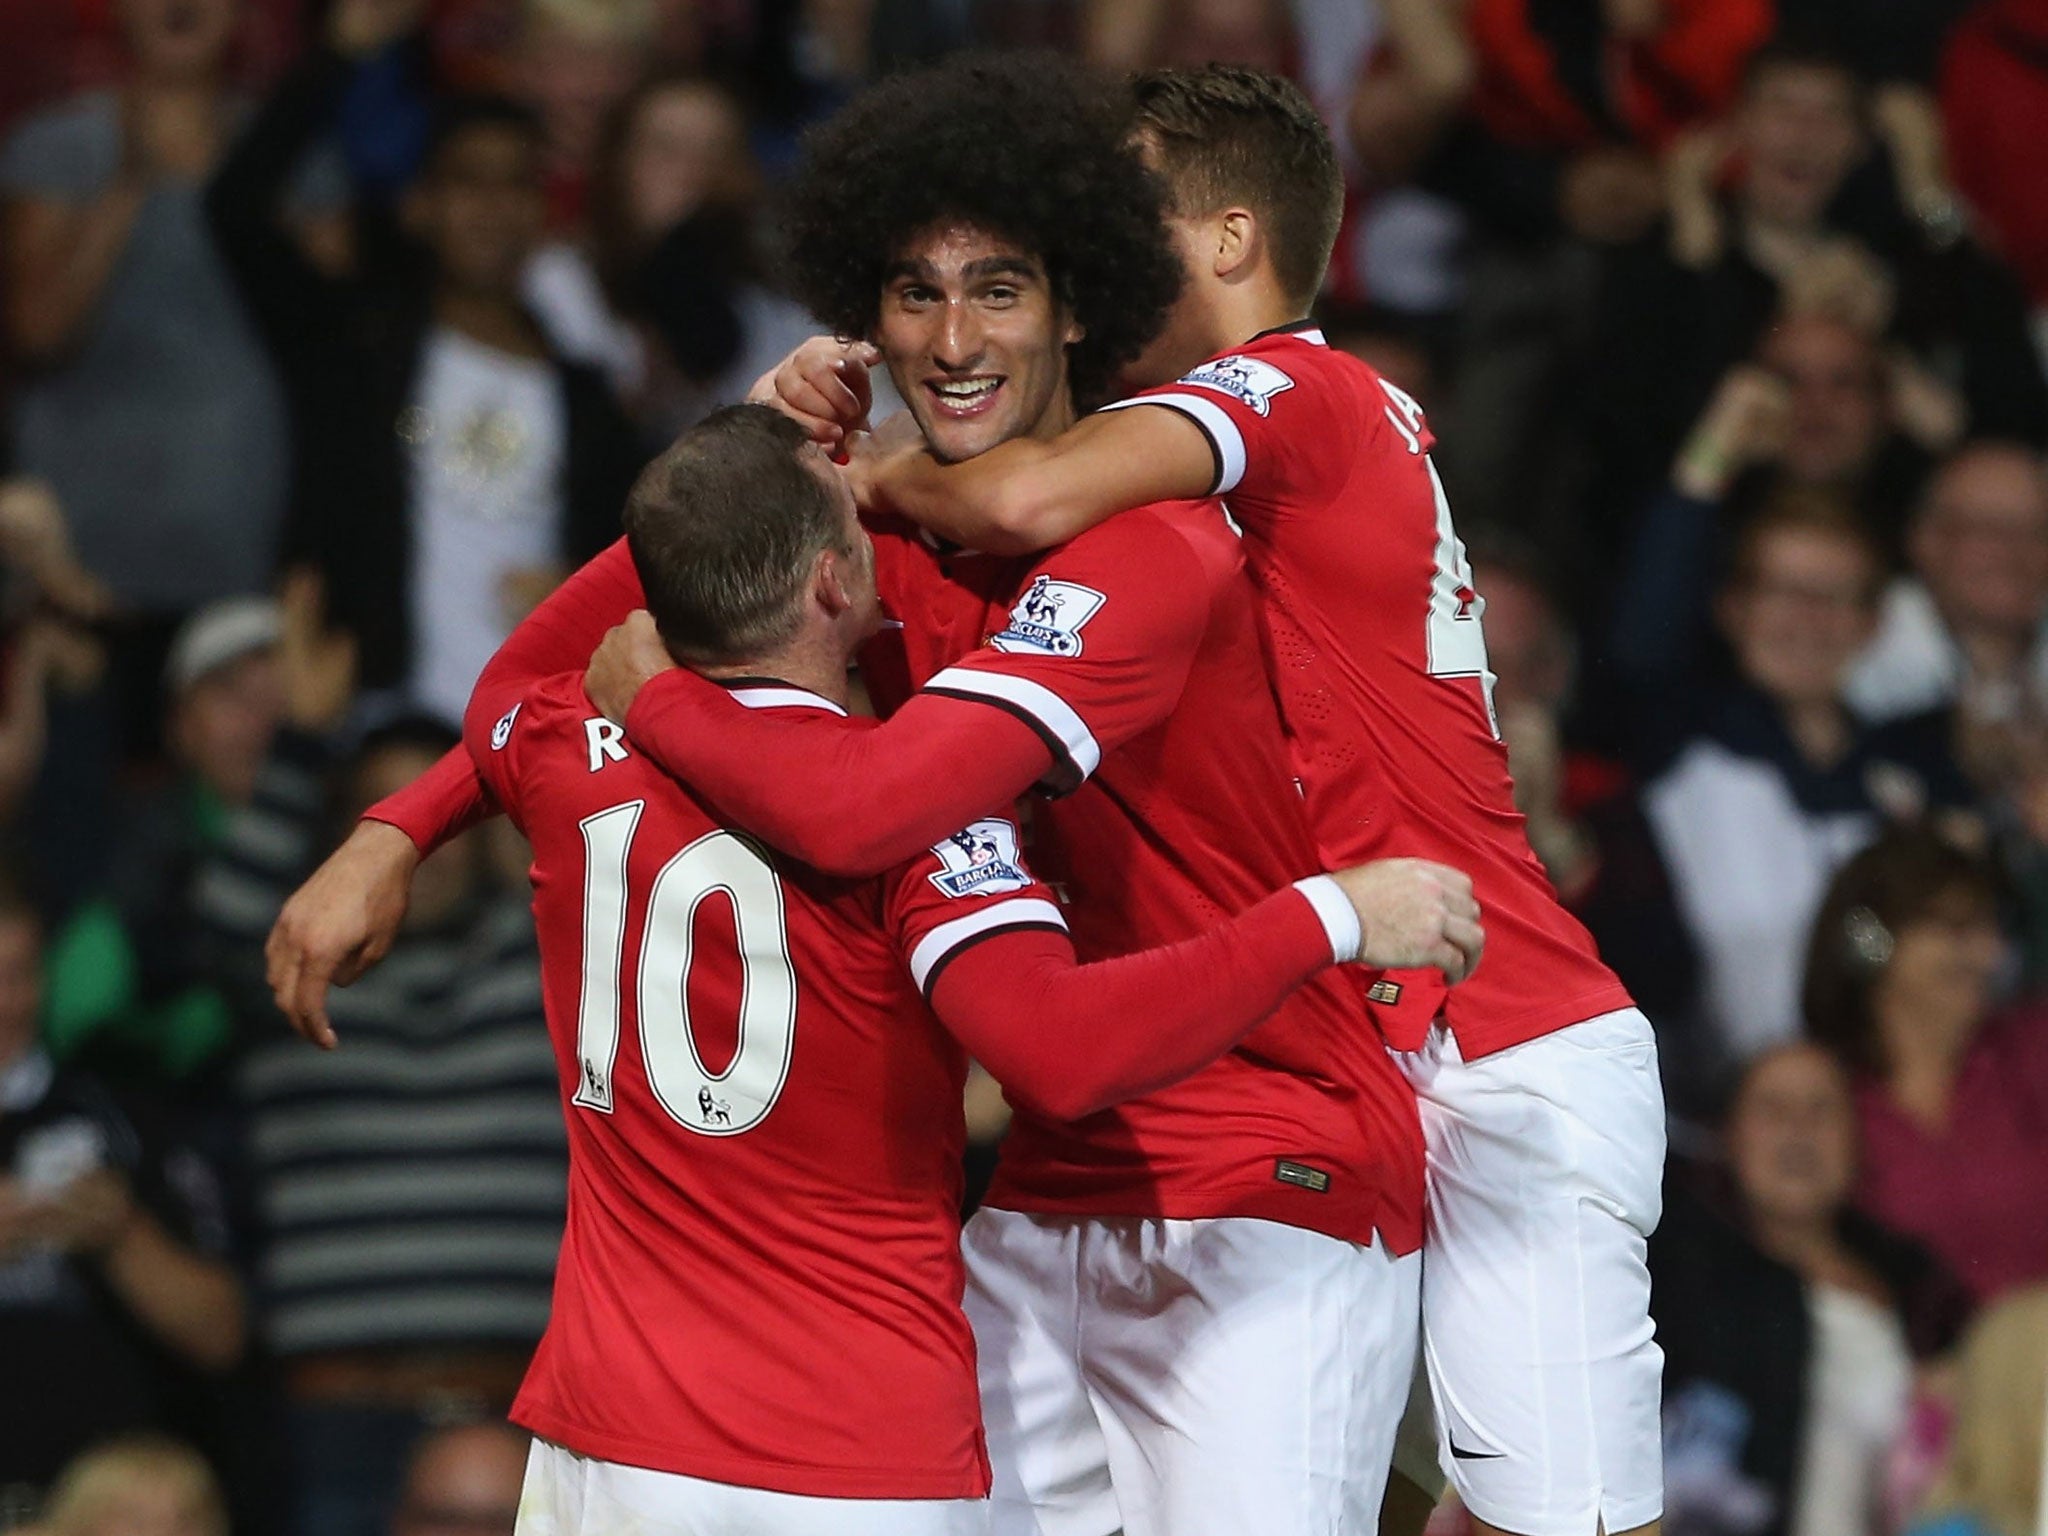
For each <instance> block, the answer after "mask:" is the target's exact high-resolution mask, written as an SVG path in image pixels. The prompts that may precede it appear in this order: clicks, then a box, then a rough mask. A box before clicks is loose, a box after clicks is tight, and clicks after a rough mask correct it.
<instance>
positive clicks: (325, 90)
mask: <svg viewBox="0 0 2048 1536" xmlns="http://www.w3.org/2000/svg"><path fill="white" fill-rule="evenodd" d="M419 10H420V7H419V5H417V4H404V3H400V4H390V3H383V0H341V3H340V4H337V5H336V6H335V7H334V8H333V10H332V11H331V13H330V14H329V17H328V25H327V32H326V36H325V38H324V39H323V42H322V45H321V46H320V47H317V48H315V49H314V50H313V52H312V53H311V54H310V55H309V56H308V58H307V60H306V62H305V63H304V64H302V65H301V66H299V68H298V69H297V70H295V71H294V72H293V73H292V75H291V76H289V77H288V78H287V79H286V81H285V82H284V83H283V84H282V85H281V86H280V87H279V88H278V90H277V91H276V93H275V94H274V95H273V96H272V97H271V98H270V100H269V101H268V102H267V103H266V104H265V105H264V107H263V109H262V110H261V111H260V112H259V113H258V114H257V116H256V117H255V119H254V120H253V122H252V123H251V124H250V125H249V128H248V130H247V131H246V132H245V133H244V134H243V136H242V137H241V138H240V139H239V140H238V141H237V143H236V144H235V146H234V148H233V149H232V150H231V151H230V152H229V154H228V157H227V160H226V162H225V163H224V164H223V165H222V167H221V169H220V171H219V172H218V174H217V175H216V176H215V178H214V181H213V185H212V188H211V190H210V192H209V193H208V197H207V208H208V212H209V215H210V217H211V219H212V221H213V227H214V231H215V235H216V238H217V239H218V240H219V242H220V246H221V249H222V251H223V253H224V254H225V255H226V257H227V261H228V264H229V267H230V268H231V270H232V271H233V273H234V275H235V278H236V281H237V283H238V284H239V286H240V288H241V291H242V295H243V298H244V299H245V301H246V302H247V304H248V305H249V308H250V310H251V311H252V312H253V313H254V314H255V315H256V317H257V319H258V322H259V324H260V325H261V327H262V329H263V331H264V334H265V336H266V338H267V339H268V341H269V343H270V346H271V348H272V350H273V351H274V352H275V353H276V354H277V356H278V359H279V362H280V365H281V367H282V370H283V372H284V375H285V378H286V382H287V385H288V387H289V391H290V395H291V399H292V406H293V414H294V422H295V442H296V448H297V454H298V470H297V489H296V505H295V508H294V513H293V519H292V531H291V533H290V536H289V538H288V540H287V556H288V557H289V558H291V559H295V560H304V561H308V562H311V563H312V564H314V565H315V566H317V567H318V568H319V569H320V570H321V571H322V572H323V573H324V574H325V575H326V577H327V591H328V594H329V598H330V601H331V603H332V605H333V615H332V616H333V618H334V620H335V621H336V622H337V623H338V624H340V625H342V626H343V627H345V628H347V629H349V630H351V631H353V632H354V633H355V634H356V635H357V637H358V639H359V642H360V644H361V647H362V680H363V682H364V684H365V685H366V686H368V687H370V688H379V689H398V690H400V691H402V692H403V693H404V694H406V695H407V696H408V697H409V698H410V700H411V701H412V702H414V703H415V704H418V705H419V706H421V707H423V708H426V709H428V710H431V711H434V712H437V713H439V714H441V715H442V716H443V717H445V718H447V719H450V720H453V719H455V718H457V717H459V716H460V714H461V712H462V707H463V705H464V703H465V702H467V700H468V697H469V689H470V685H471V684H473V683H474V682H475V681H476V675H477V672H478V671H479V669H481V667H482V666H483V664H484V662H485V661H486V660H487V659H488V658H489V656H490V654H491V651H492V650H493V649H494V648H495V647H496V645H497V643H498V642H499V641H500V640H501V639H503V638H504V636H505V634H506V632H507V631H508V630H509V629H510V628H511V627H512V624H513V623H514V622H515V621H516V620H517V619H518V618H519V617H520V616H522V615H523V614H524V613H525V612H526V610H527V609H528V608H530V607H531V606H532V605H533V603H534V601H536V600H537V599H538V597H539V596H540V595H541V594H542V593H543V592H545V591H546V590H547V588H548V586H549V585H550V584H551V582H552V579H553V576H554V574H557V573H559V571H561V570H562V569H565V568H567V567H568V566H570V565H573V564H575V563H577V562H578V561H581V560H583V559H585V558H587V557H588V556H589V555H591V554H593V553H594V552H595V551H596V550H598V549H599V548H601V547H602V546H603V544H604V543H605V541H606V540H607V539H608V538H609V537H610V536H611V534H612V533H613V532H614V531H615V530H616V528H617V526H618V510H619V505H620V502H621V501H622V500H623V499H624V497H625V493H626V488H627V486H628V485H630V484H631V482H632V477H633V475H634V473H635V472H636V471H637V469H638V468H639V463H640V454H639V452H638V450H637V448H636V446H635V444H634V441H633V435H632V431H631V429H630V427H628V425H627V424H626V421H625V418H624V416H623V414H622V413H621V412H620V410H619V408H618V406H617V405H616V403H615V402H614V401H613V399H612V397H611V394H610V392H609V387H608V386H607V385H606V384H605V382H604V381H603V380H602V379H601V378H600V377H599V376H598V375H597V374H595V373H594V372H592V371H590V370H588V369H585V368H582V367H579V366H576V365H573V364H571V363H568V362H566V361H564V360H563V359H562V358H561V357H560V356H558V355H557V354H556V352H555V351H554V350H553V349H552V348H551V346H550V344H549V342H548V341H547V339H546V337H545V336H544V335H543V333H542V332H541V330H540V329H539V327H538V326H537V325H536V323H535V322H534V320H533V319H532V317H531V316H530V315H529V314H528V312H527V310H526V307H525V302H524V298H523V292H522V287H521V284H522V281H523V276H524V273H525V270H526V264H527V260H528V258H529V257H530V256H531V255H532V253H533V250H534V248H535V246H536V245H537V244H538V243H539V241H540V238H541V233H542V223H543V211H544V210H543V192H542V160H543V146H542V142H541V140H542V133H541V127H540V124H539V121H538V120H537V119H536V118H535V117H534V115H533V114H532V112H531V111H530V110H529V109H527V108H526V107H524V106H521V105H519V104H517V103H514V102H511V101H508V100H504V99H500V98H495V97H466V98H457V99H454V100H451V101H448V102H445V103H443V104H442V107H441V110H440V112H439V114H438V116H437V118H436V120H435V123H434V126H433V129H432V132H431V133H430V135H429V139H428V143H427V148H426V153H425V158H424V161H423V163H422V164H421V166H420V167H419V170H418V173H417V174H416V176H415V177H414V178H413V181H412V183H411V185H410V186H409V187H408V188H407V190H406V192H405V194H404V196H403V199H402V201H401V204H400V206H399V208H398V210H397V213H398V216H399V222H400V223H401V224H402V229H398V230H394V229H392V228H390V227H388V225H389V223H390V221H389V220H388V219H385V220H382V221H381V222H380V221H379V219H377V218H376V217H374V216H372V215H374V214H375V212H376V210H366V212H365V216H364V217H363V218H361V219H360V220H359V221H358V222H359V225H360V226H361V228H360V231H359V234H358V238H357V241H356V245H357V251H356V255H355V259H354V264H353V266H352V268H351V269H350V270H348V271H346V272H344V273H342V274H340V275H337V274H336V273H335V272H333V271H331V270H329V269H328V268H327V267H325V266H323V265H321V264H319V263H316V262H314V261H313V260H312V259H311V258H310V257H309V256H308V255H307V254H306V252H305V251H304V250H303V249H302V248H301V246H300V245H299V243H298V242H297V241H296V240H295V239H294V238H293V237H292V235H291V234H290V232H289V231H288V230H287V229H286V228H285V227H284V225H283V223H282V221H281V219H280V205H281V203H282V201H283V199H284V195H285V192H286V189H287V185H288V182H289V178H290V176H291V173H292V170H293V168H294V167H295V166H296V165H297V164H298V163H299V161H300V159H301V157H302V156H303V154H304V153H305V151H306V150H307V149H308V148H309V147H310V146H311V145H312V144H313V143H314V142H315V141H317V139H318V138H319V136H320V134H321V133H322V132H323V131H324V130H326V129H328V128H330V127H331V126H332V125H333V124H334V122H335V121H336V118H337V115H338V114H339V113H340V111H341V108H342V102H343V100H344V97H345V95H346V93H347V90H348V88H349V85H350V82H351V80H352V79H354V78H356V76H357V73H358V71H359V70H360V68H361V66H362V65H363V64H364V63H365V62H366V61H368V60H370V59H373V58H376V57H378V56H379V55H382V54H383V53H385V52H386V51H387V50H389V49H391V48H393V47H396V46H398V45H399V44H401V43H402V42H403V40H404V39H405V37H406V35H407V32H408V30H409V27H410V24H411V22H412V21H413V20H415V19H416V17H417V14H418V12H419ZM401 236H402V238H403V240H404V241H405V242H409V243H410V245H411V246H412V247H415V248H416V249H414V250H411V251H408V250H405V249H403V248H401V246H400V237H401Z"/></svg>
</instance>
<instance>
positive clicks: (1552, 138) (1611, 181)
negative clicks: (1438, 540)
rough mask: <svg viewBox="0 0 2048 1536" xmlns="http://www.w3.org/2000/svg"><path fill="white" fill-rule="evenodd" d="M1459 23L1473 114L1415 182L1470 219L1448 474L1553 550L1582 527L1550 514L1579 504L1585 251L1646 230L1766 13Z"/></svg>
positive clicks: (1647, 13)
mask: <svg viewBox="0 0 2048 1536" xmlns="http://www.w3.org/2000/svg"><path fill="white" fill-rule="evenodd" d="M1466 28H1467V32H1468V34H1469V37H1470V39H1471V46H1472V50H1473V54H1474V58H1475V83H1474V86H1473V91H1472V97H1471V102H1470V108H1469V111H1468V113H1467V115H1466V117H1465V118H1464V120H1463V121H1462V122H1460V123H1459V124H1458V125H1457V126H1456V127H1455V128H1454V129H1453V130H1452V131H1451V132H1450V133H1448V134H1447V135H1446V136H1445V138H1444V141H1443V143H1442V145H1441V146H1440V147H1439V149H1438V151H1437V153H1436V154H1435V156H1434V157H1433V158H1432V160H1431V161H1430V163H1429V164H1428V166H1427V167H1426V169H1425V170H1424V172H1423V174H1422V180H1423V182H1424V184H1425V185H1426V186H1429V187H1431V188H1432V189H1434V190H1438V191H1441V192H1443V193H1445V194H1446V195H1448V196H1450V197H1451V198H1453V199H1454V200H1455V201H1456V202H1457V203H1458V204H1459V205H1460V207H1462V208H1463V209H1464V211H1465V212H1466V214H1467V216H1468V218H1469V219H1470V221H1471V226H1472V232H1471V241H1470V249H1469V253H1468V255H1467V257H1466V273H1465V299H1464V302H1463V304H1462V305H1460V306H1459V311H1458V315H1457V321H1458V347H1459V353H1460V363H1461V366H1460V369H1459V372H1458V377H1457V383H1456V387H1455V389H1454V390H1453V391H1452V392H1451V394H1450V397H1449V398H1448V399H1447V400H1446V402H1445V404H1446V406H1447V408H1448V409H1447V410H1446V411H1445V412H1444V413H1442V415H1441V416H1440V418H1439V422H1440V427H1441V431H1442V436H1443V439H1444V442H1445V444H1446V449H1447V451H1446V454H1445V470H1444V472H1445V475H1446V477H1447V483H1448V484H1449V485H1450V487H1451V491H1452V495H1453V497H1454V500H1455V505H1456V506H1457V507H1458V513H1459V516H1460V517H1461V518H1462V519H1465V520H1467V521H1474V520H1477V521H1479V522H1488V523H1498V524H1501V525H1504V526H1512V527H1519V528H1524V529H1529V528H1532V527H1533V528H1536V529H1538V530H1540V536H1541V537H1543V538H1544V541H1545V542H1546V543H1550V542H1552V541H1553V540H1554V539H1557V538H1561V537H1566V536H1572V537H1575V535H1568V534H1567V533H1566V531H1565V530H1566V528H1567V527H1568V524H1563V523H1561V522H1560V521H1559V520H1563V519H1567V518H1569V517H1570V516H1571V515H1572V511H1573V508H1572V504H1573V503H1574V502H1575V501H1576V500H1577V495H1576V484H1575V482H1576V479H1577V478H1578V471H1577V468H1576V466H1575V464H1574V463H1573V462H1572V452H1571V450H1572V447H1573V442H1572V434H1571V430H1570V429H1571V427H1572V425H1573V423H1572V421H1571V411H1570V410H1568V409H1566V407H1567V404H1568V402H1570V401H1572V400H1573V399H1574V398H1575V397H1576V396H1577V394H1578V393H1579V392H1580V388H1581V386H1579V385H1577V384H1576V383H1574V382H1572V381H1570V379H1569V377H1568V370H1569V368H1570V365H1571V362H1572V359H1573V358H1574V356H1575V354H1576V352H1577V350H1578V349H1579V348H1580V347H1581V346H1582V345H1583V343H1584V338H1585V336H1586V334H1587V332H1588V330H1589V328H1590V327H1591V326H1592V324H1593V319H1594V317H1593V315H1592V313H1591V309H1592V303H1593V298H1594V293H1595V290H1596V275H1597V270H1598V265H1599V264H1598V262H1597V261H1596V259H1595V258H1594V255H1593V253H1594V252H1595V251H1601V250H1606V249H1608V248H1611V247H1614V246H1616V245H1619V244H1622V243H1624V242H1627V241H1630V240H1634V239H1637V238H1639V237H1641V236H1642V235H1644V233H1645V232H1646V231H1648V230H1649V229H1650V228H1651V227H1652V226H1653V225H1654V224H1655V223H1656V221H1657V219H1658V217H1659V215H1660V214H1661V213H1662V212H1663V209H1664V203H1665V185H1664V177H1663V174H1662V172H1661V170H1660V168H1659V164H1658V156H1659V155H1660V154H1661V153H1662V152H1663V150H1664V149H1665V147H1666V146H1667V145H1668V144H1669V143H1670V141H1671V140H1672V138H1673V137H1674V135H1676V134H1678V133H1680V132H1681V131H1683V130H1685V129H1687V128H1689V127H1691V126H1693V125H1694V124H1696V123H1699V122H1701V121H1703V120H1706V119H1708V118H1710V117H1711V116H1712V115H1714V114H1715V113H1718V112H1719V111H1720V110H1721V109H1722V108H1723V107H1724V106H1725V105H1726V103H1727V102H1728V101H1729V100H1730V99H1731V97H1732V96H1733V94H1734V92H1735V87H1736V83H1737V81H1738V79H1739V78H1740V74H1741V70H1742V67H1743V63H1744V61H1745V60H1746V59H1747V58H1748V56H1749V54H1750V52H1751V50H1752V49H1754V48H1755V47H1756V46H1757V45H1758V44H1759V43H1761V42H1762V41H1763V39H1764V37H1765V35H1766V34H1767V33H1768V31H1769V28H1770V6H1769V3H1768V0H1660V3H1644V0H1601V3H1599V4H1597V5H1594V4H1582V5H1573V6H1549V5H1542V4H1535V3H1531V0H1475V3H1474V4H1472V5H1471V6H1470V7H1469V8H1468V10H1467V11H1466ZM1601 447H1602V451H1603V452H1604V451H1605V450H1606V445H1605V444H1604V443H1603V444H1602V445H1601ZM1554 522H1558V523H1559V526H1558V527H1555V528H1554V527H1553V526H1552V525H1553V523H1554Z"/></svg>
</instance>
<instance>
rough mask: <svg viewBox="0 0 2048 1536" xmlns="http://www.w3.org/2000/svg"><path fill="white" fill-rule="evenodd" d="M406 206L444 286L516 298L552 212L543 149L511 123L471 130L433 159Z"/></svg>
mask: <svg viewBox="0 0 2048 1536" xmlns="http://www.w3.org/2000/svg"><path fill="white" fill-rule="evenodd" d="M409 207H410V212H411V220H412V226H413V228H414V230H415V232H416V233H417V234H418V235H419V236H420V238H421V239H422V240H423V241H424V242H425V243H426V244H427V246H428V247H429V248H430V249H431V250H432V251H433V253H434V257H435V261H436V263H437V265H438V267H439V269H440V274H441V277H442V278H443V279H444V280H445V281H447V282H450V283H452V284H454V285H456V286H457V287H460V288H464V289H467V290H470V291H472V292H477V293H488V294H493V295H507V294H516V293H518V291H519V284H520V280H521V275H522V274H523V273H524V272H525V270H526V262H527V258H528V257H529V256H531V255H532V254H533V248H534V246H535V245H537V244H538V243H539V242H540V237H541V233H542V228H543V225H544V222H545V219H546V213H547V209H546V202H545V199H544V198H543V196H542V193H541V171H540V146H539V145H538V144H537V143H536V142H535V141H534V139H533V138H532V136H531V135H530V134H528V133H526V132H525V131H523V130H522V129H520V128H517V127H513V126H510V125H508V124H503V123H474V124H471V125H469V126H468V127H465V128H463V129H461V130H460V131H458V132H456V133H454V134H452V135H451V136H450V137H449V138H448V140H447V142H446V143H444V144H443V145H442V146H441V148H440V149H439V151H438V152H437V153H436V154H435V156H434V158H433V161H432V163H431V164H430V165H429V166H428V167H427V170H426V172H425V174H424V175H422V176H421V177H420V180H419V184H418V185H417V186H416V187H415V188H414V190H413V192H412V194H411V196H410V199H409Z"/></svg>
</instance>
